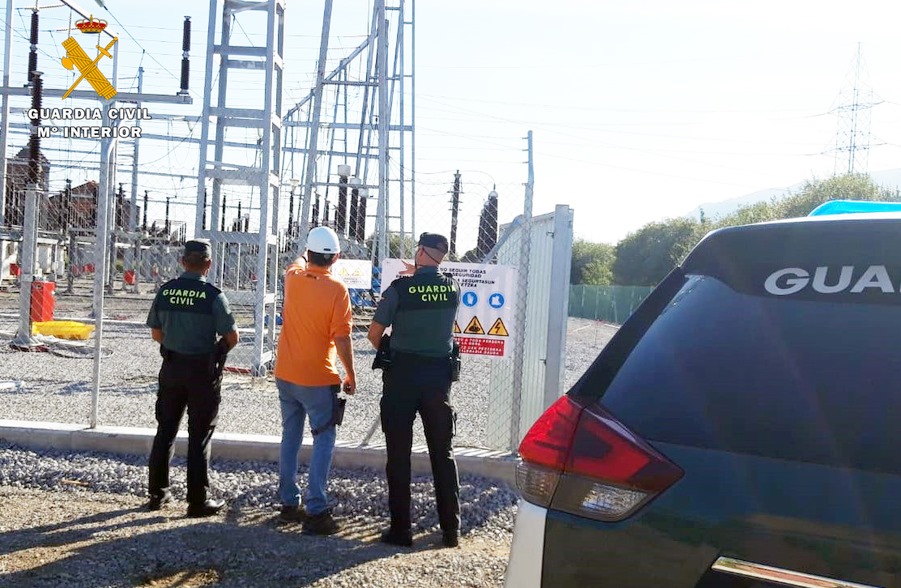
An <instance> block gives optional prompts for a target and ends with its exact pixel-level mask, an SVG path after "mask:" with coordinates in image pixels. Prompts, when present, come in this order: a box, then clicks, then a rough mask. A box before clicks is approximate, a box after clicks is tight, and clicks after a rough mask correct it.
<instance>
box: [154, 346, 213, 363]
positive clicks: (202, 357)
mask: <svg viewBox="0 0 901 588" xmlns="http://www.w3.org/2000/svg"><path fill="white" fill-rule="evenodd" d="M162 355H163V357H164V358H165V359H168V360H170V361H184V362H203V361H209V360H210V356H211V355H212V353H179V352H177V351H172V350H171V349H163V350H162Z"/></svg>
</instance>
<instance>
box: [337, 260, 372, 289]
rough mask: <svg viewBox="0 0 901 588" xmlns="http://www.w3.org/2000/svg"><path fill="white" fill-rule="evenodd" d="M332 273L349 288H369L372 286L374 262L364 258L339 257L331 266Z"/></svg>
mask: <svg viewBox="0 0 901 588" xmlns="http://www.w3.org/2000/svg"><path fill="white" fill-rule="evenodd" d="M331 274H332V275H333V276H336V277H337V278H338V279H339V280H341V281H342V282H344V285H345V286H347V287H348V288H356V289H360V290H369V289H370V288H372V262H370V261H369V260H364V259H339V260H338V261H336V262H335V264H334V265H333V266H332V268H331Z"/></svg>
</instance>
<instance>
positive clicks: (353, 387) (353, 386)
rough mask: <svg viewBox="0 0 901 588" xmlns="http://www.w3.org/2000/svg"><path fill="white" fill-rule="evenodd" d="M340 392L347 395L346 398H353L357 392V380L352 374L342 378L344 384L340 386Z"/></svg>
mask: <svg viewBox="0 0 901 588" xmlns="http://www.w3.org/2000/svg"><path fill="white" fill-rule="evenodd" d="M341 391H342V392H344V393H345V394H347V395H348V396H353V395H354V394H355V393H356V391H357V378H356V376H355V375H354V374H349V375H347V376H344V384H343V385H342V386H341Z"/></svg>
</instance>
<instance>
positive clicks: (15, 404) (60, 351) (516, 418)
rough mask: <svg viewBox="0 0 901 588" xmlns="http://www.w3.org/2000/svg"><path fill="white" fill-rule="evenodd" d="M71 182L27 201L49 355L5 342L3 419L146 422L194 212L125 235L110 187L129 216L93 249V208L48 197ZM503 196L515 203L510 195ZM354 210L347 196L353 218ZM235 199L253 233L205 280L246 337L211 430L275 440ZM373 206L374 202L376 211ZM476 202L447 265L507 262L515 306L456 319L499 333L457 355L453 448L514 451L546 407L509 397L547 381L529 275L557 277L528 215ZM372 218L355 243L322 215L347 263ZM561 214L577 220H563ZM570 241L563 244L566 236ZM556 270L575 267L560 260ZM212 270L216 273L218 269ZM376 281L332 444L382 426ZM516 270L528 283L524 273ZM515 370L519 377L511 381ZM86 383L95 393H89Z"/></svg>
mask: <svg viewBox="0 0 901 588" xmlns="http://www.w3.org/2000/svg"><path fill="white" fill-rule="evenodd" d="M66 188H67V187H66ZM66 188H64V190H65V189H66ZM75 188H78V190H75V189H73V190H72V194H69V193H68V192H62V193H58V194H55V195H53V197H52V198H51V197H50V196H48V195H47V194H46V193H43V194H41V193H36V194H34V196H33V197H34V201H35V202H37V203H40V204H39V205H38V206H37V209H38V210H39V211H40V214H39V215H38V219H39V220H38V227H37V238H36V239H35V241H34V243H35V252H34V255H33V262H32V263H33V268H34V269H33V271H34V274H33V275H34V280H33V281H32V283H31V284H30V285H29V286H28V287H29V288H30V291H31V294H30V296H28V297H27V305H26V306H25V309H26V310H25V312H26V313H27V318H28V322H29V323H30V324H31V328H32V335H33V339H32V341H31V343H32V345H31V349H30V351H40V352H44V353H28V352H24V351H16V350H15V346H12V347H11V346H9V345H5V346H3V352H2V353H3V355H4V361H3V362H0V363H3V367H2V368H0V394H7V395H9V396H8V398H7V401H6V402H5V406H6V407H7V408H6V410H5V411H4V413H5V414H3V417H2V418H13V419H23V420H34V421H53V422H64V423H85V422H87V421H89V420H90V417H89V415H92V414H95V415H96V419H97V420H96V424H97V425H99V426H136V427H147V428H153V427H154V426H155V421H154V417H153V414H154V411H153V402H154V399H155V392H156V373H157V371H158V369H159V363H160V359H159V355H158V350H157V346H156V345H155V344H154V343H153V342H152V341H151V340H150V337H149V331H148V330H147V328H146V327H145V326H144V321H145V319H146V316H147V312H148V310H149V308H150V304H151V301H152V299H153V296H154V295H155V292H156V291H157V290H158V289H159V287H160V285H161V284H163V283H164V282H165V281H166V280H168V279H171V278H173V277H176V276H177V275H178V274H179V273H180V265H179V257H180V254H181V249H182V246H183V243H184V240H185V238H186V236H187V234H188V230H187V227H189V226H190V224H191V222H192V216H193V215H194V214H195V212H196V210H195V209H193V208H192V207H179V208H178V209H177V212H176V210H175V209H174V208H175V207H171V208H170V213H169V217H168V222H165V217H164V222H163V223H157V225H156V226H154V224H153V223H152V222H151V223H148V225H147V226H146V230H145V225H144V223H143V222H142V223H140V225H139V226H138V228H137V230H136V231H134V232H132V231H129V230H127V221H126V219H127V218H128V217H129V216H130V215H131V214H132V212H129V210H128V201H127V199H120V198H118V195H114V203H115V206H116V207H117V209H118V208H124V212H118V213H117V214H115V215H110V217H109V218H110V219H111V223H115V230H113V231H111V235H112V236H111V238H110V239H109V242H108V243H104V244H103V245H104V246H103V247H100V248H98V247H97V244H96V243H95V239H94V235H93V234H94V230H93V228H92V227H90V224H91V223H92V222H96V220H94V218H95V217H94V214H96V211H95V210H94V211H93V214H92V208H91V206H88V205H81V206H80V207H78V208H76V207H75V206H74V205H71V206H54V205H52V202H53V200H55V199H59V200H58V202H59V203H62V202H65V201H67V200H69V201H74V200H75V199H76V196H75V195H74V194H75V193H81V192H84V193H85V194H87V195H86V196H85V200H86V201H88V202H96V201H97V200H96V196H95V195H94V192H92V191H91V190H92V187H91V186H90V185H89V186H88V187H86V188H82V187H81V186H76V187H75ZM520 189H521V187H520ZM510 198H511V199H517V198H516V196H511V197H510ZM25 201H26V196H23V197H22V198H21V199H19V200H15V199H12V198H11V199H9V200H8V202H10V203H12V202H20V203H24V202H25ZM350 204H351V199H350V198H348V199H347V206H348V214H349V212H350V211H349V207H350ZM240 206H241V215H240V216H236V217H235V218H234V219H233V220H232V222H233V223H234V224H233V226H232V227H230V228H234V229H236V230H235V231H233V233H239V234H245V235H247V238H246V241H247V242H246V243H240V242H238V243H235V242H232V243H220V244H219V247H218V248H217V249H216V256H217V257H218V258H219V259H218V260H214V261H216V263H215V264H214V268H218V269H216V270H214V272H213V273H211V278H212V280H213V281H214V282H215V283H217V284H218V285H220V287H222V288H223V289H224V291H225V292H226V293H227V296H228V297H229V298H230V301H231V305H232V308H233V311H234V313H235V315H236V318H237V321H238V328H239V332H240V333H241V336H242V342H241V344H240V345H241V346H240V347H239V348H238V350H237V352H236V353H233V354H232V355H230V358H229V372H228V373H227V375H226V383H225V387H224V390H223V408H222V415H221V417H220V426H219V430H220V431H222V432H231V433H254V434H268V435H278V434H279V433H280V417H279V414H278V401H277V392H276V390H275V386H274V380H273V379H272V378H271V376H269V375H268V374H263V375H262V376H261V377H260V376H259V375H258V377H254V375H253V374H251V373H250V370H249V365H250V364H249V361H248V359H247V357H244V356H242V354H241V350H242V348H243V349H247V348H249V347H250V346H251V345H252V344H253V338H254V335H255V326H256V325H254V313H253V309H254V304H255V301H254V292H255V287H256V283H257V281H258V279H257V274H258V268H257V260H258V255H257V247H258V245H256V244H255V243H254V242H253V241H254V240H255V238H256V237H257V235H256V234H255V233H254V232H253V231H254V230H259V227H258V226H256V227H254V226H253V224H251V223H248V220H247V219H248V218H249V216H248V214H247V213H246V209H245V208H244V205H240ZM94 208H95V209H96V205H95V207H94ZM374 208H375V207H374V206H371V205H370V206H369V207H368V210H369V211H370V213H371V211H373V210H374ZM472 208H476V207H471V208H470V209H469V210H460V211H458V215H457V219H456V222H457V227H458V228H459V229H460V230H459V231H458V232H457V233H456V235H455V245H456V247H455V251H454V252H453V253H452V254H451V255H450V256H449V258H448V259H449V260H450V261H452V262H453V263H454V264H457V263H463V264H470V265H469V266H468V267H476V268H478V267H481V264H482V263H483V262H485V263H487V264H489V265H501V266H509V267H511V268H513V269H512V271H513V272H514V275H515V276H516V278H515V280H516V281H515V286H514V288H513V290H512V292H510V293H506V294H507V298H508V299H507V302H506V304H507V305H509V306H510V307H511V308H515V310H512V311H511V314H510V317H512V320H510V319H508V320H506V321H505V322H506V324H504V325H503V328H502V329H498V328H497V327H496V326H495V325H494V324H492V323H494V322H495V319H494V317H492V316H489V315H484V316H483V317H480V319H481V323H484V324H481V325H480V327H479V328H472V327H471V326H470V325H469V324H468V323H469V322H470V320H469V318H466V319H462V320H461V321H458V323H462V322H466V323H467V324H458V329H459V330H460V331H461V333H460V336H461V337H464V338H467V337H472V338H480V339H486V340H493V341H503V342H504V344H505V354H503V355H502V356H499V357H498V356H493V355H487V354H484V353H470V354H467V355H466V356H464V363H463V366H464V367H463V373H462V376H461V380H460V382H458V383H457V384H455V385H454V391H453V398H454V404H455V407H456V409H457V411H458V414H459V417H458V421H457V422H458V430H457V444H458V445H460V446H472V447H481V448H490V449H495V450H500V451H509V450H512V449H515V447H516V445H518V436H519V435H520V434H521V433H522V432H524V430H523V429H522V427H523V424H524V423H527V422H528V421H530V420H534V417H535V416H537V414H535V410H536V408H535V407H536V406H538V405H540V404H541V402H542V400H540V399H539V400H533V401H530V402H532V404H533V405H535V406H533V407H530V408H526V409H525V410H523V409H521V407H520V400H519V399H518V396H517V395H518V394H519V392H518V390H519V389H523V388H529V387H530V384H529V381H530V380H529V378H531V379H532V380H534V382H536V384H535V385H531V387H532V388H535V387H536V386H540V385H543V380H542V376H541V375H540V374H532V375H529V374H528V372H529V370H530V369H531V370H532V371H534V367H535V365H543V364H544V360H545V357H546V355H545V354H544V353H543V352H540V351H537V350H536V351H530V350H529V349H527V345H526V342H527V341H535V342H540V343H542V344H544V343H546V338H547V318H546V317H545V318H544V319H539V318H536V317H535V316H531V315H530V314H529V313H530V312H531V313H532V314H534V313H535V312H536V310H535V309H536V308H538V309H540V308H541V307H544V308H547V304H548V299H547V296H546V295H543V296H544V297H543V298H541V297H540V296H539V298H538V299H533V298H534V296H535V295H534V294H530V293H529V292H530V290H529V283H531V284H533V286H532V288H533V289H534V284H537V283H541V284H543V286H542V288H544V289H545V290H547V289H548V288H549V287H550V283H551V277H550V275H549V274H547V272H546V271H544V270H542V271H536V269H535V267H533V268H532V270H531V271H529V270H528V269H526V270H525V271H523V269H522V268H523V267H524V260H526V259H528V256H529V255H530V251H531V252H532V254H534V255H545V254H542V253H541V250H540V249H536V248H535V243H534V241H535V235H532V236H531V237H530V235H531V230H532V229H531V227H532V223H531V222H527V220H526V219H525V218H524V217H522V216H521V215H520V217H519V218H518V219H517V220H516V221H515V222H514V223H511V224H509V225H505V226H501V227H498V226H497V194H496V193H492V192H489V193H488V194H486V195H485V197H484V200H483V201H482V203H481V206H480V207H478V208H476V210H475V211H473V210H472ZM358 210H359V207H358ZM237 211H238V209H237V208H236V209H235V212H236V213H237ZM24 214H25V212H24V209H23V211H22V216H19V217H17V216H16V215H8V216H7V218H8V219H10V220H13V219H22V220H23V221H24ZM134 214H135V215H136V216H137V217H138V218H140V217H141V216H143V214H142V211H141V210H136V211H134ZM570 215H571V213H570ZM367 216H368V219H367V220H366V221H365V222H363V221H361V226H362V227H365V229H364V230H365V231H366V233H365V234H366V235H368V237H367V238H364V239H362V240H360V239H358V238H355V235H353V234H352V233H350V232H349V223H348V224H345V225H344V226H343V227H337V226H336V224H335V220H334V219H336V218H337V214H336V213H335V212H334V211H333V215H332V217H331V218H330V219H326V220H322V219H321V218H320V220H319V221H318V223H319V224H327V225H329V226H333V227H334V228H336V229H338V228H340V229H343V230H341V231H340V232H341V233H342V242H343V246H344V247H345V250H346V252H347V254H348V257H354V258H357V259H361V258H362V259H363V260H365V259H367V258H369V257H370V249H369V247H370V246H371V244H372V241H373V239H372V231H373V227H374V221H373V218H372V217H371V215H367ZM451 216H452V212H451V211H450V210H446V209H445V202H442V203H440V204H437V205H434V206H431V207H430V206H429V205H428V204H427V203H423V204H421V205H420V208H419V210H418V211H417V218H418V219H419V222H418V226H419V227H421V229H423V230H432V231H437V232H443V233H445V234H449V233H450V231H448V230H444V229H443V228H442V227H443V226H444V227H452V224H451V218H450V217H451ZM283 218H284V217H283ZM241 219H244V220H241ZM568 222H570V223H571V217H570V220H569V221H568ZM241 223H243V224H241ZM552 225H553V223H551V225H548V226H542V227H541V228H540V229H539V233H541V232H544V233H547V232H549V227H551V229H552ZM473 227H475V230H473ZM358 230H359V229H358ZM23 234H24V227H23V226H22V225H17V224H15V223H13V222H7V223H6V224H5V225H4V226H3V227H2V236H3V239H2V243H0V252H2V254H3V260H2V261H3V274H2V277H3V279H2V281H0V337H2V338H3V339H5V340H7V341H8V342H9V343H13V342H14V340H15V337H16V335H17V334H18V333H19V331H20V325H21V324H22V312H21V310H22V308H23V306H22V300H23V297H22V295H21V294H20V292H21V286H22V284H23V283H24V282H23V280H21V279H20V278H21V273H22V266H23V259H22V257H23V247H22V235H23ZM232 237H233V238H234V235H232ZM291 237H292V235H291V232H290V231H289V229H288V228H287V227H282V230H281V231H280V234H279V240H278V243H277V244H276V245H273V250H272V254H271V255H270V260H271V261H270V264H271V270H270V271H271V274H272V275H274V276H276V279H277V281H278V282H279V288H278V291H279V292H280V291H281V288H280V281H281V279H280V277H281V276H282V275H283V273H284V270H285V268H286V266H287V264H288V263H290V261H291V260H293V257H294V246H293V243H292V241H291ZM566 238H568V239H569V240H570V242H571V235H570V236H568V237H566ZM465 239H469V243H467V245H466V246H462V245H463V243H465ZM235 240H237V239H235ZM529 246H531V247H532V249H529ZM388 247H389V249H388V253H389V256H391V257H394V258H407V259H408V258H409V256H410V255H411V254H412V252H413V250H414V248H415V239H414V238H413V236H411V235H406V236H404V237H401V235H399V234H398V233H392V234H390V235H389V239H388ZM276 248H277V249H276ZM98 255H102V256H105V258H106V261H107V263H106V266H107V268H109V271H108V274H107V275H105V276H102V277H101V276H98V275H97V268H98V267H100V265H101V264H100V263H99V258H98ZM549 259H550V257H548V256H547V255H545V260H544V261H543V262H541V263H544V264H545V265H546V266H548V268H546V269H549V266H550V265H551V264H549V262H548V260H549ZM563 265H565V267H569V264H568V262H567V263H565V264H563ZM525 267H526V268H528V266H527V265H525ZM536 267H537V266H536ZM217 271H218V272H219V273H215V272H217ZM381 278H382V276H381V273H380V270H379V269H378V268H376V269H375V270H374V271H373V280H372V281H371V283H370V287H369V288H365V287H360V288H354V289H353V291H352V298H353V302H354V314H355V323H356V330H355V333H354V346H355V355H356V362H357V371H358V379H359V380H360V382H361V392H360V394H359V395H358V397H357V398H355V399H353V401H352V403H351V404H350V407H349V410H348V416H349V418H350V420H351V423H349V425H348V426H345V427H343V428H342V430H341V432H340V435H339V439H341V440H342V441H346V442H349V443H360V442H367V443H379V442H380V435H381V433H380V431H379V430H378V426H377V414H378V396H379V394H380V391H381V383H380V381H379V375H380V374H379V372H373V371H372V370H371V369H369V364H370V363H371V360H372V353H373V351H372V350H371V348H370V346H369V343H368V341H367V340H366V338H365V331H366V329H367V328H368V323H369V321H370V320H371V316H372V311H373V309H374V307H375V305H376V304H377V302H378V300H379V292H380V291H381V286H382V283H381V282H382V280H381ZM524 278H528V280H525V281H524ZM567 281H568V280H567ZM98 283H99V284H102V288H101V289H100V295H101V298H100V299H101V300H102V308H103V313H102V317H101V320H100V322H99V323H98V322H97V318H98V316H97V312H96V308H95V307H96V303H97V300H98V298H97V296H95V293H96V290H97V287H96V286H97V284H98ZM562 283H564V284H565V283H566V281H564V282H562ZM275 306H276V309H277V311H276V313H275V317H274V323H275V325H274V329H273V332H274V333H275V337H276V338H277V334H278V331H279V327H280V321H281V318H280V300H278V301H277V304H276V305H275ZM564 312H565V311H564ZM564 316H565V315H564ZM530 318H531V320H532V323H533V324H540V325H542V326H541V327H540V328H539V330H538V331H534V329H533V330H532V331H529V330H527V329H528V325H529V319H530ZM267 319H268V317H267ZM542 320H543V321H544V322H543V323H542V322H541V321H542ZM536 321H537V322H536ZM98 327H99V332H100V333H101V337H102V339H101V341H100V343H99V345H97V344H96V336H97V333H98ZM463 331H467V332H463ZM533 331H534V332H533ZM492 333H493V334H492ZM535 333H539V334H538V335H536V334H535ZM542 333H543V334H542ZM274 343H275V340H273V342H272V344H273V345H274ZM98 349H99V350H100V353H99V356H98V354H97V350H98ZM529 366H531V368H530V367H529ZM523 370H525V372H526V373H527V375H526V376H522V375H520V376H518V375H517V374H518V373H520V374H522V373H523ZM523 378H525V380H526V381H524V380H523ZM94 389H96V390H97V394H96V395H94V394H92V390H94ZM557 393H559V390H558V391H557ZM536 402H537V404H536ZM530 406H531V405H530Z"/></svg>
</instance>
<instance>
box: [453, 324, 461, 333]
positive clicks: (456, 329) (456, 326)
mask: <svg viewBox="0 0 901 588" xmlns="http://www.w3.org/2000/svg"><path fill="white" fill-rule="evenodd" d="M460 332H461V331H460V325H458V324H457V321H454V333H456V334H457V335H459V334H460Z"/></svg>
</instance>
